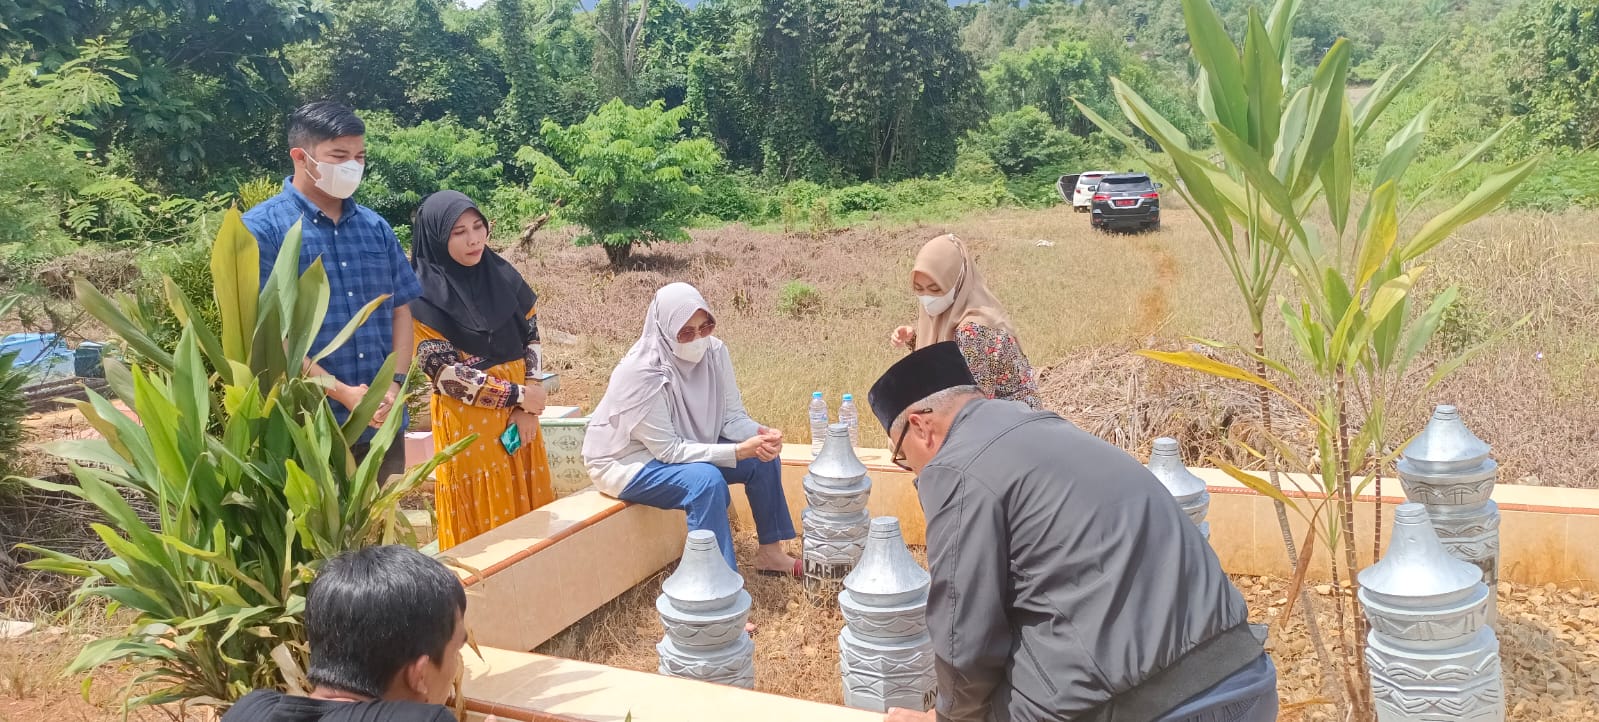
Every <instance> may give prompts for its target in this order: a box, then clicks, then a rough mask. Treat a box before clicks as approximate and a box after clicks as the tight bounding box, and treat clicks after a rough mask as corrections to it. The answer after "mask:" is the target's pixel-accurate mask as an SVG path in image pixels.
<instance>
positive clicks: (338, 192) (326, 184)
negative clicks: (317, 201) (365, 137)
mask: <svg viewBox="0 0 1599 722" xmlns="http://www.w3.org/2000/svg"><path fill="white" fill-rule="evenodd" d="M305 159H306V160H308V161H311V163H312V165H315V166H316V172H317V175H318V176H321V177H320V178H317V179H316V187H317V188H319V189H321V191H322V192H323V193H326V194H328V195H330V196H333V197H334V198H338V199H340V200H343V199H345V198H349V197H350V196H353V195H355V189H356V187H357V186H360V185H361V173H362V172H364V171H365V170H366V165H365V164H363V163H362V162H361V161H358V160H355V159H354V158H351V159H350V160H347V161H344V162H343V163H337V164H334V163H323V162H322V161H319V160H317V159H315V158H312V157H311V153H310V151H305Z"/></svg>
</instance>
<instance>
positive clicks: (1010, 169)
mask: <svg viewBox="0 0 1599 722" xmlns="http://www.w3.org/2000/svg"><path fill="white" fill-rule="evenodd" d="M967 142H968V143H970V144H971V145H972V146H973V147H974V148H975V149H976V150H978V151H980V152H982V153H983V154H984V155H986V156H988V158H989V159H990V160H992V161H994V165H996V166H998V167H999V169H1000V170H1001V171H1004V173H1005V175H1008V176H1019V175H1025V174H1027V173H1031V172H1032V171H1034V170H1036V169H1038V168H1042V167H1046V166H1051V165H1055V164H1057V163H1061V162H1062V161H1067V160H1077V159H1080V158H1081V157H1082V156H1083V154H1084V151H1085V150H1086V149H1085V147H1084V144H1083V141H1082V139H1081V138H1079V137H1077V136H1075V135H1072V134H1071V133H1068V132H1065V131H1062V130H1060V129H1058V128H1056V127H1055V124H1054V123H1052V122H1050V118H1049V116H1048V115H1046V114H1045V113H1044V111H1042V110H1039V109H1038V108H1036V107H1034V106H1031V105H1024V106H1022V107H1021V108H1020V109H1019V110H1015V111H1011V112H1009V113H1001V114H999V115H996V116H994V117H992V118H989V119H988V123H987V124H985V125H984V126H983V127H981V128H978V129H977V130H974V131H972V133H971V135H969V136H967Z"/></svg>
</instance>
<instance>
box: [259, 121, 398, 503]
mask: <svg viewBox="0 0 1599 722" xmlns="http://www.w3.org/2000/svg"><path fill="white" fill-rule="evenodd" d="M288 126H289V127H288V140H289V159H290V160H291V161H292V162H293V164H294V174H293V175H291V176H289V177H288V178H286V179H284V181H283V192H281V193H279V194H277V195H276V196H273V197H272V198H270V199H268V200H266V201H263V202H262V203H261V204H259V205H257V206H256V207H254V208H251V209H250V210H249V212H247V213H245V214H244V225H245V227H247V228H249V229H250V233H251V234H252V235H254V236H255V240H256V243H257V244H259V245H260V248H261V283H263V284H265V283H266V280H267V276H268V274H270V273H271V272H272V266H273V265H274V264H275V263H276V262H277V258H278V249H279V248H281V247H282V245H283V237H284V235H285V234H287V233H288V232H289V229H290V228H292V227H293V226H294V224H295V223H299V224H300V259H299V261H300V263H299V271H300V272H301V273H304V272H305V270H306V269H307V268H310V266H311V264H312V263H313V262H314V261H316V259H318V258H321V259H322V267H323V269H325V270H326V271H327V275H328V286H329V291H330V293H329V297H328V309H327V316H326V317H325V318H323V320H322V328H321V329H320V330H319V331H318V332H317V336H316V344H315V348H316V349H321V348H322V347H323V346H325V345H327V344H328V343H330V342H331V341H332V340H333V338H334V337H335V336H337V335H338V333H339V331H340V330H341V329H343V328H344V326H345V325H346V324H347V323H349V321H350V319H352V318H355V317H356V316H357V314H359V313H360V311H361V309H362V308H364V307H365V306H366V305H367V304H368V303H371V302H372V301H373V300H374V299H377V298H379V297H381V296H387V297H388V298H387V300H385V301H384V302H383V303H382V304H381V305H379V306H378V307H377V308H376V309H375V310H373V312H372V315H371V316H369V317H368V318H367V321H366V323H365V324H363V325H362V326H361V327H360V328H359V329H358V330H357V331H356V332H355V334H354V335H353V336H351V337H350V339H349V341H347V342H346V343H345V344H344V345H343V346H341V347H340V348H339V349H338V350H337V351H334V352H333V353H332V354H331V355H329V356H328V357H327V358H325V359H323V360H322V361H321V362H320V363H311V361H310V359H306V360H305V362H304V363H305V366H306V368H307V369H308V371H309V373H311V374H312V375H315V376H324V377H328V379H329V385H328V397H329V398H331V399H333V401H335V402H336V403H335V404H334V405H333V411H334V413H335V414H336V415H337V416H338V419H339V421H340V422H343V421H344V419H346V418H348V417H349V413H350V411H351V410H352V409H354V408H355V407H356V405H357V404H359V403H360V402H361V399H362V398H364V397H365V396H366V392H367V389H368V388H369V387H372V386H377V387H379V388H384V389H387V391H386V392H385V393H384V396H383V403H382V405H381V406H379V407H378V410H377V413H376V414H375V415H374V416H373V418H372V426H373V427H374V428H376V427H378V426H381V425H382V424H383V421H384V420H385V419H387V418H388V415H389V414H390V413H391V412H393V411H394V408H395V405H396V404H398V402H399V398H400V389H401V386H402V385H403V384H404V383H405V377H406V374H407V373H408V372H409V371H410V368H411V353H412V350H413V345H412V324H411V311H410V309H409V308H407V307H406V304H409V303H410V302H411V301H413V300H415V299H416V298H417V297H418V296H420V295H421V294H422V286H421V284H420V283H418V282H417V278H416V273H415V272H414V271H412V270H411V263H410V261H409V260H408V259H407V258H406V257H405V251H404V250H403V249H401V248H400V242H399V239H397V238H396V237H395V235H394V229H393V228H390V227H389V223H388V221H385V220H383V217H382V216H379V215H378V214H377V213H375V212H373V211H372V210H371V209H370V208H367V207H365V206H362V205H360V204H358V203H356V202H355V201H353V200H350V196H351V195H353V194H354V193H355V189H356V187H357V186H358V185H360V183H361V175H362V173H363V172H364V170H365V167H366V124H365V123H363V122H361V119H360V118H359V117H357V116H356V115H355V112H354V111H352V110H350V108H349V107H347V106H345V105H343V104H341V103H336V102H333V101H330V100H323V101H317V102H315V103H309V104H307V105H304V106H302V107H301V108H300V109H299V110H296V111H294V113H293V114H292V115H290V116H289V122H288ZM391 352H392V353H393V354H394V355H395V367H394V374H393V376H392V378H383V379H380V378H376V377H377V375H378V372H379V371H381V370H382V369H383V363H384V361H386V360H387V359H388V356H389V354H390V353H391ZM400 406H401V408H400V413H401V414H402V415H403V414H404V413H405V409H404V405H403V404H401V405H400ZM404 422H405V420H404V418H403V417H402V419H401V424H402V426H403V424H404ZM371 439H372V430H370V429H368V430H367V431H366V433H365V434H363V435H362V437H361V439H360V441H359V442H357V444H356V447H355V452H356V457H357V458H358V459H360V458H364V457H365V456H366V455H367V454H368V453H369V451H370V447H369V444H370V442H371ZM404 472H405V445H404V444H394V445H392V446H390V447H389V450H388V453H386V454H385V455H384V457H383V460H382V465H381V467H380V468H379V472H378V482H379V483H383V482H386V481H388V479H389V477H391V476H394V475H397V474H402V473H404Z"/></svg>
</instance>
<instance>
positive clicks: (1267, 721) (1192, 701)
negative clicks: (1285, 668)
mask: <svg viewBox="0 0 1599 722" xmlns="http://www.w3.org/2000/svg"><path fill="white" fill-rule="evenodd" d="M1277 706H1278V702H1277V667H1276V665H1273V664H1272V663H1271V655H1267V654H1262V655H1260V657H1259V658H1258V659H1256V660H1255V661H1254V662H1251V663H1249V665H1248V666H1246V667H1244V668H1243V669H1240V670H1238V671H1237V672H1234V673H1233V674H1232V675H1231V676H1229V677H1228V678H1226V679H1224V680H1222V681H1220V682H1218V683H1216V686H1214V687H1211V688H1210V689H1207V690H1205V691H1203V692H1200V693H1199V694H1196V695H1194V696H1193V697H1190V698H1188V700H1187V701H1185V702H1183V703H1182V704H1180V705H1177V708H1176V709H1174V710H1172V711H1170V712H1167V713H1166V714H1165V715H1164V716H1162V717H1161V718H1160V722H1273V721H1274V720H1276V719H1277Z"/></svg>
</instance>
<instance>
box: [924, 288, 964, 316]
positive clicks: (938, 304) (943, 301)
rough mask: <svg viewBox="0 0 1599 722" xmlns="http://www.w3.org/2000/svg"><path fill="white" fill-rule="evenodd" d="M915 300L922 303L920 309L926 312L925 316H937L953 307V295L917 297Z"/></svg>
mask: <svg viewBox="0 0 1599 722" xmlns="http://www.w3.org/2000/svg"><path fill="white" fill-rule="evenodd" d="M916 300H918V301H921V302H922V308H924V309H926V310H927V315H929V316H937V315H938V314H941V313H943V312H945V311H948V310H949V307H950V306H953V305H955V294H953V293H946V294H944V295H942V296H917V297H916Z"/></svg>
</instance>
